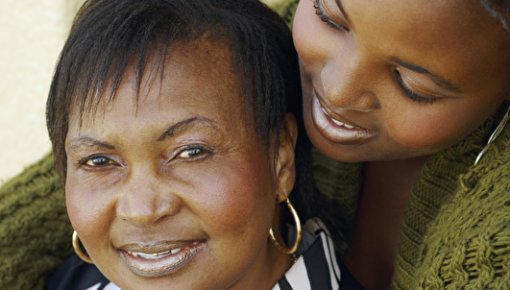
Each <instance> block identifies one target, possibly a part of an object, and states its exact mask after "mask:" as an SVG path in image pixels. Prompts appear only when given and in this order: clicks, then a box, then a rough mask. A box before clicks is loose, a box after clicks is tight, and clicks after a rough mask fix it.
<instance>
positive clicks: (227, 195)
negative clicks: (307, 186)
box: [189, 161, 275, 239]
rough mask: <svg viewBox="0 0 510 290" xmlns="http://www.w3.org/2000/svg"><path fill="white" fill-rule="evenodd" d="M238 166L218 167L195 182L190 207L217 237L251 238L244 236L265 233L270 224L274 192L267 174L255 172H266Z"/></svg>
mask: <svg viewBox="0 0 510 290" xmlns="http://www.w3.org/2000/svg"><path fill="white" fill-rule="evenodd" d="M249 162H251V163H249ZM241 164H242V163H239V164H236V165H237V166H236V165H231V166H226V167H223V168H221V169H219V168H217V169H216V170H214V171H211V172H209V174H204V175H201V178H200V181H196V182H194V184H195V189H196V191H195V192H196V195H195V196H194V198H193V199H192V200H190V204H189V206H190V207H191V208H192V211H194V212H195V213H196V214H197V215H199V216H200V220H201V222H202V223H203V224H204V227H205V228H206V230H207V231H208V233H209V234H210V235H211V236H215V237H216V238H222V239H223V238H226V237H228V238H232V237H234V238H236V239H238V238H240V237H250V236H253V235H251V234H247V233H249V232H251V233H252V234H253V233H255V232H260V231H261V232H264V233H265V228H266V227H268V226H269V225H270V224H271V221H272V218H273V210H274V200H275V199H274V196H275V195H274V189H273V188H272V187H271V184H272V182H271V180H270V179H269V177H268V176H267V175H266V174H258V173H257V172H267V169H265V170H264V169H261V168H253V167H252V168H250V167H247V166H243V165H241ZM245 164H256V163H253V161H246V163H245ZM218 173H220V174H218Z"/></svg>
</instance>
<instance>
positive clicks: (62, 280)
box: [45, 254, 119, 290]
mask: <svg viewBox="0 0 510 290" xmlns="http://www.w3.org/2000/svg"><path fill="white" fill-rule="evenodd" d="M45 288H46V289H51V290H66V289H76V290H92V289H108V290H118V289H119V288H118V287H117V286H115V285H114V284H112V283H110V282H109V281H108V280H107V279H106V278H105V277H104V276H103V275H102V274H101V272H99V270H98V269H97V268H96V266H94V265H92V264H88V263H85V262H83V261H82V260H80V258H78V256H76V255H74V254H73V255H71V256H70V257H69V258H68V259H67V260H66V261H65V262H64V263H63V264H62V265H60V266H59V267H58V268H57V269H55V270H54V271H53V272H52V273H51V274H50V275H49V276H48V279H47V280H46V285H45Z"/></svg>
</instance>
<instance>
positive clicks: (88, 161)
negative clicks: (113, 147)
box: [80, 156, 114, 168]
mask: <svg viewBox="0 0 510 290" xmlns="http://www.w3.org/2000/svg"><path fill="white" fill-rule="evenodd" d="M80 164H82V165H84V166H87V167H92V168H97V167H104V166H108V165H112V164H114V161H113V160H111V159H110V158H108V157H106V156H92V157H87V158H85V159H83V160H82V161H81V162H80Z"/></svg>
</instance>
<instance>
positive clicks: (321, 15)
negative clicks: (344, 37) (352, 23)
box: [313, 0, 349, 31]
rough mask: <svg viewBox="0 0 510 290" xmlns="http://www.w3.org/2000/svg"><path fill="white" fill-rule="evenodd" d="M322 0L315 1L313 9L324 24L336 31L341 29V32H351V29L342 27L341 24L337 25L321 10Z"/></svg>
mask: <svg viewBox="0 0 510 290" xmlns="http://www.w3.org/2000/svg"><path fill="white" fill-rule="evenodd" d="M320 1H321V0H314V1H313V8H315V14H316V15H317V16H319V18H320V20H321V21H322V22H325V23H326V24H327V25H328V26H330V27H332V28H334V29H339V30H345V31H349V29H348V28H347V27H345V26H343V25H340V24H337V23H335V22H333V21H332V20H331V19H330V18H329V17H328V16H327V15H326V14H325V13H324V11H323V10H322V8H321V3H320Z"/></svg>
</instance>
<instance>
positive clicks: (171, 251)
mask: <svg viewBox="0 0 510 290" xmlns="http://www.w3.org/2000/svg"><path fill="white" fill-rule="evenodd" d="M180 251H181V248H177V249H172V250H170V254H172V255H175V254H177V253H179V252H180Z"/></svg>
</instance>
